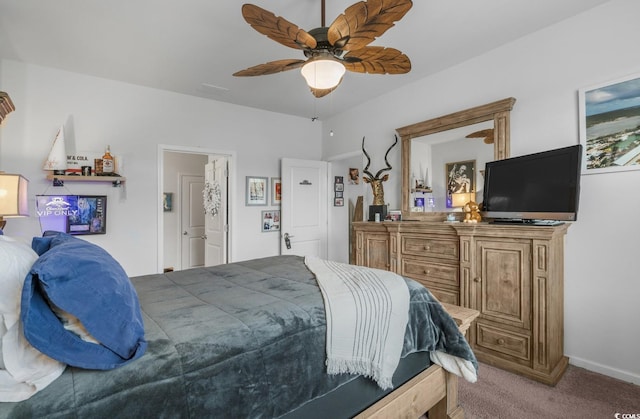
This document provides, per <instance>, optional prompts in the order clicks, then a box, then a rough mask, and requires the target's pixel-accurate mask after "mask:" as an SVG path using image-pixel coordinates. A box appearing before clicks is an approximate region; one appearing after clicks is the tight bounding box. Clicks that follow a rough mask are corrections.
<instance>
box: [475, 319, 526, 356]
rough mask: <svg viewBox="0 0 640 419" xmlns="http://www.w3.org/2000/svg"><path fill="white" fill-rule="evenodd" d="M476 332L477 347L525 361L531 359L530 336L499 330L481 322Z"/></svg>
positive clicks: (477, 324)
mask: <svg viewBox="0 0 640 419" xmlns="http://www.w3.org/2000/svg"><path fill="white" fill-rule="evenodd" d="M476 331H477V341H476V345H477V346H479V347H481V348H485V349H489V350H491V351H496V352H500V353H502V354H505V355H511V356H514V357H516V358H519V359H522V360H525V361H529V360H530V359H531V351H530V346H531V345H530V342H531V338H530V336H529V335H527V334H523V333H516V332H510V331H508V330H503V329H497V328H494V327H491V326H487V325H486V324H483V323H481V322H478V323H476Z"/></svg>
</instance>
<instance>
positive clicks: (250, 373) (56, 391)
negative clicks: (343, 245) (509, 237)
mask: <svg viewBox="0 0 640 419" xmlns="http://www.w3.org/2000/svg"><path fill="white" fill-rule="evenodd" d="M132 282H133V284H134V286H135V288H136V290H137V293H138V296H139V299H140V306H141V309H142V316H143V321H144V327H145V338H146V340H147V342H148V346H147V351H146V353H145V354H144V355H143V356H142V357H140V358H139V359H137V360H136V361H134V362H131V363H128V364H126V365H124V366H122V367H119V368H117V369H113V370H109V371H91V370H84V369H80V368H76V367H69V368H67V370H66V371H65V373H64V374H63V375H62V376H61V377H60V378H58V379H57V380H56V381H55V382H54V383H53V384H51V385H50V386H49V387H47V388H46V389H44V390H43V391H42V392H40V393H37V394H36V395H34V396H33V397H32V398H31V399H29V400H26V401H24V402H20V403H0V417H16V418H29V417H33V418H36V417H37V418H40V417H47V418H67V417H69V418H84V417H91V418H97V417H104V418H114V417H118V418H123V417H131V418H141V417H154V418H161V417H171V418H173V417H179V418H204V417H207V418H215V417H220V418H230V417H233V418H245V417H246V418H270V417H278V416H281V415H284V414H286V413H287V412H290V411H291V410H293V409H295V408H297V407H299V406H300V405H303V404H304V403H305V402H307V401H309V400H312V399H315V398H317V397H320V396H322V395H323V394H325V393H327V392H329V391H331V390H332V389H334V388H336V387H338V386H340V385H341V384H343V383H345V382H347V381H349V380H352V379H353V378H354V377H353V376H350V375H346V374H342V375H327V374H326V367H325V356H326V355H325V333H326V328H325V317H324V306H323V300H322V296H321V293H320V290H319V288H318V285H317V283H316V281H315V278H314V277H313V274H312V273H311V272H309V271H308V269H307V268H306V266H305V265H304V261H303V259H302V258H300V257H297V256H276V257H270V258H264V259H255V260H250V261H246V262H238V263H233V264H228V265H221V266H216V267H211V268H200V269H191V270H186V271H180V272H172V273H167V274H158V275H148V276H141V277H136V278H133V279H132ZM407 284H408V286H409V291H410V294H411V309H410V310H411V312H410V318H409V325H408V326H407V330H406V334H405V343H404V349H403V354H405V355H406V354H409V353H412V352H415V351H432V350H436V349H437V350H443V351H446V352H448V353H451V354H452V355H456V356H460V357H463V358H464V359H468V360H470V361H472V362H473V363H474V365H476V366H477V364H476V363H475V362H476V361H475V358H474V356H473V353H472V352H471V349H470V348H469V346H468V344H467V342H466V340H465V339H464V338H463V336H462V335H461V334H460V333H459V331H458V329H457V326H456V324H455V322H454V321H453V320H452V319H451V318H450V317H449V316H448V315H446V313H445V312H444V310H443V309H442V307H441V306H440V304H438V303H437V302H436V301H435V300H434V299H433V297H432V296H431V294H430V293H429V292H428V291H426V290H425V289H424V288H423V287H422V286H421V285H419V284H417V283H416V282H414V281H412V280H409V279H407Z"/></svg>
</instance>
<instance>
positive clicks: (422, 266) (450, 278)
mask: <svg viewBox="0 0 640 419" xmlns="http://www.w3.org/2000/svg"><path fill="white" fill-rule="evenodd" d="M400 263H401V265H402V268H401V269H402V270H401V272H402V275H404V276H408V277H409V278H413V279H418V280H427V281H430V282H437V283H440V284H447V285H452V286H454V287H458V286H459V284H460V280H459V278H460V276H459V271H460V269H459V268H458V265H448V264H444V263H437V262H432V261H430V260H429V261H426V260H424V259H423V260H417V259H409V258H402V260H401V262H400Z"/></svg>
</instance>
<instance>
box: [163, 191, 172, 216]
mask: <svg viewBox="0 0 640 419" xmlns="http://www.w3.org/2000/svg"><path fill="white" fill-rule="evenodd" d="M162 210H163V211H164V212H170V211H173V193H172V192H163V193H162Z"/></svg>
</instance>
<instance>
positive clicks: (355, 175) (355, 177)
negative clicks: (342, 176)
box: [349, 167, 360, 185]
mask: <svg viewBox="0 0 640 419" xmlns="http://www.w3.org/2000/svg"><path fill="white" fill-rule="evenodd" d="M359 183H360V170H359V169H358V168H357V167H350V168H349V184H350V185H358V184H359Z"/></svg>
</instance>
